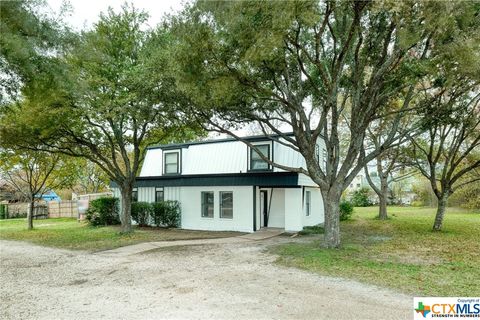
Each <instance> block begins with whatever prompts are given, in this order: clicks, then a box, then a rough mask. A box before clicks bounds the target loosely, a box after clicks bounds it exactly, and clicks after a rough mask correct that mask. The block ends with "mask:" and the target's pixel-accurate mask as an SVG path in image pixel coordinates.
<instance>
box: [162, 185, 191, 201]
mask: <svg viewBox="0 0 480 320" xmlns="http://www.w3.org/2000/svg"><path fill="white" fill-rule="evenodd" d="M184 188H186V187H184ZM181 189H182V187H165V188H163V197H164V199H165V200H172V201H181ZM185 200H187V199H185Z"/></svg>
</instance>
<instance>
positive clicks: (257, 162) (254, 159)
mask: <svg viewBox="0 0 480 320" xmlns="http://www.w3.org/2000/svg"><path fill="white" fill-rule="evenodd" d="M255 147H256V148H257V149H258V150H259V151H260V153H262V154H263V156H265V157H266V158H268V159H270V145H269V144H257V145H255ZM269 169H270V165H269V163H268V162H267V161H265V160H263V159H262V157H261V156H260V154H259V153H258V152H257V151H256V150H255V149H253V148H250V170H269Z"/></svg>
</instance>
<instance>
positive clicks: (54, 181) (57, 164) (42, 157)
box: [0, 151, 75, 230]
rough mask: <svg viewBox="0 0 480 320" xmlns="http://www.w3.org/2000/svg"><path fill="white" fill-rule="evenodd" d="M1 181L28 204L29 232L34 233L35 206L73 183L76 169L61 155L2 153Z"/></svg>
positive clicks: (0, 164)
mask: <svg viewBox="0 0 480 320" xmlns="http://www.w3.org/2000/svg"><path fill="white" fill-rule="evenodd" d="M0 175H1V177H2V179H3V180H4V181H5V182H6V183H7V184H8V185H9V186H11V187H12V188H13V189H14V190H15V191H16V192H18V193H19V194H20V195H22V196H23V198H25V199H26V200H27V201H28V202H29V209H28V212H27V228H28V229H29V230H31V229H33V216H34V210H35V202H36V201H37V200H39V199H40V198H41V197H42V196H43V195H44V194H45V192H48V191H49V190H53V189H57V188H62V187H65V186H68V185H69V184H70V183H71V182H73V181H74V179H75V175H74V168H73V167H72V166H70V164H69V163H68V162H66V161H64V159H62V158H61V157H60V156H59V155H51V154H49V153H46V152H37V151H3V152H2V154H1V158H0Z"/></svg>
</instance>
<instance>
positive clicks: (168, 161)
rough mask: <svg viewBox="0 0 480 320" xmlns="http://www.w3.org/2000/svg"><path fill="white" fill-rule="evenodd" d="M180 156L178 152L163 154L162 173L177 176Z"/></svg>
mask: <svg viewBox="0 0 480 320" xmlns="http://www.w3.org/2000/svg"><path fill="white" fill-rule="evenodd" d="M179 159H180V154H179V152H178V151H175V152H166V153H164V154H163V163H164V165H163V172H164V173H165V174H178V173H180V170H179V169H180V164H179Z"/></svg>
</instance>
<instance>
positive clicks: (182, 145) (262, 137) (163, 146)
mask: <svg viewBox="0 0 480 320" xmlns="http://www.w3.org/2000/svg"><path fill="white" fill-rule="evenodd" d="M283 135H285V136H293V132H285V133H284V134H283ZM281 137H282V135H279V134H271V135H254V136H246V137H241V139H242V140H247V141H262V140H266V139H270V138H281ZM232 141H240V140H239V139H236V138H223V139H210V140H203V141H191V142H184V143H169V144H158V145H153V146H149V147H147V149H180V148H188V147H189V146H191V145H199V144H209V143H222V142H232Z"/></svg>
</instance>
